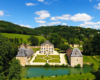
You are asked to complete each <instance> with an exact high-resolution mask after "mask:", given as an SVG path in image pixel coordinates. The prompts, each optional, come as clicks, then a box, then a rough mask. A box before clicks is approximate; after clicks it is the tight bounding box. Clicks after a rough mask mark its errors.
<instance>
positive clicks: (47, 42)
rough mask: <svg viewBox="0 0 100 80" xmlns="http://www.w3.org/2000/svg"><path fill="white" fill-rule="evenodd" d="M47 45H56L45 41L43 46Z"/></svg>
mask: <svg viewBox="0 0 100 80" xmlns="http://www.w3.org/2000/svg"><path fill="white" fill-rule="evenodd" d="M45 44H50V45H54V44H52V43H50V42H49V40H47V41H45V42H44V43H42V44H41V45H45Z"/></svg>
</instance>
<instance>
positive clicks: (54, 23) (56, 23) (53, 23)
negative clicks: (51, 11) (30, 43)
mask: <svg viewBox="0 0 100 80" xmlns="http://www.w3.org/2000/svg"><path fill="white" fill-rule="evenodd" d="M59 24H61V22H51V23H47V24H40V25H39V26H53V25H59Z"/></svg>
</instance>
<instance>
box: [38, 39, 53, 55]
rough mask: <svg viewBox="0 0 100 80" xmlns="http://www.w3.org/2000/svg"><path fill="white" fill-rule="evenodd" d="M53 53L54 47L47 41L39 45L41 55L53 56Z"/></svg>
mask: <svg viewBox="0 0 100 80" xmlns="http://www.w3.org/2000/svg"><path fill="white" fill-rule="evenodd" d="M53 52H54V45H53V44H52V43H50V42H49V41H48V40H47V41H46V42H44V43H42V44H41V50H40V53H41V54H53Z"/></svg>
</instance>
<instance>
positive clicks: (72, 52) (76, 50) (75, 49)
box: [66, 48, 83, 57]
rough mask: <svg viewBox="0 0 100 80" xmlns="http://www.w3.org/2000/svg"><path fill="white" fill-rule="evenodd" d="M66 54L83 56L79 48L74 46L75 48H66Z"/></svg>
mask: <svg viewBox="0 0 100 80" xmlns="http://www.w3.org/2000/svg"><path fill="white" fill-rule="evenodd" d="M76 52H77V55H76ZM66 54H67V56H71V57H83V55H82V53H81V51H80V50H79V49H78V48H74V49H73V50H71V49H70V48H69V49H68V50H66Z"/></svg>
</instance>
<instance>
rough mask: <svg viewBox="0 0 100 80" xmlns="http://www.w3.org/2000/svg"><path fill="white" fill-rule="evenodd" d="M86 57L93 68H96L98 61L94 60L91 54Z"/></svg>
mask: <svg viewBox="0 0 100 80" xmlns="http://www.w3.org/2000/svg"><path fill="white" fill-rule="evenodd" d="M88 59H90V62H91V63H93V64H94V66H93V68H94V69H95V70H98V68H99V65H100V63H99V62H98V61H97V60H95V59H94V58H93V57H92V56H88Z"/></svg>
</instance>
